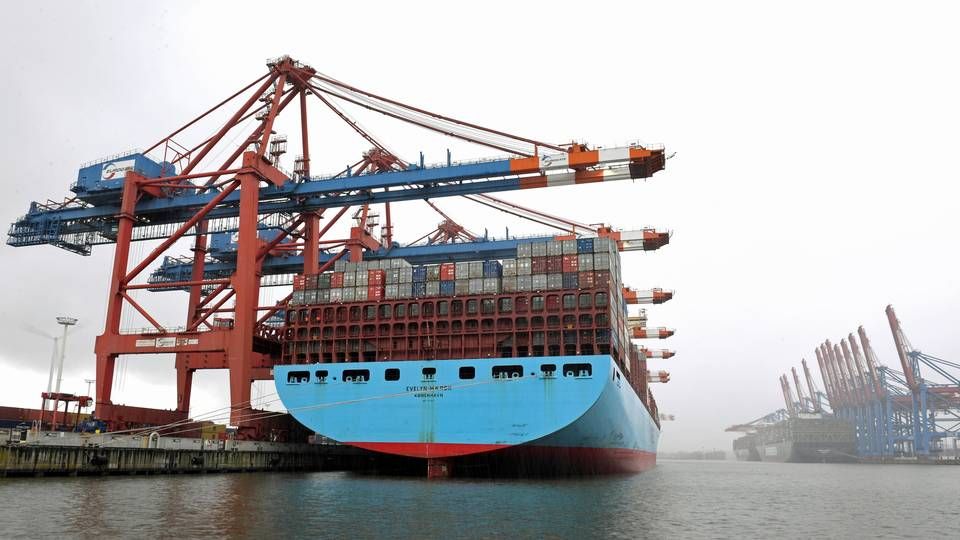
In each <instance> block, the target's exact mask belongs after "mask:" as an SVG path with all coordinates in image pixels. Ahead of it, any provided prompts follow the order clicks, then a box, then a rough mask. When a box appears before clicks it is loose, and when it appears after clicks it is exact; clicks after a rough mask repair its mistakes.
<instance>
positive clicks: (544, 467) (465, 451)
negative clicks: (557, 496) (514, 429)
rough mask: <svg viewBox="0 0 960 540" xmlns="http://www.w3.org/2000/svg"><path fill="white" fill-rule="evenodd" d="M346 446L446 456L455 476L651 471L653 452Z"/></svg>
mask: <svg viewBox="0 0 960 540" xmlns="http://www.w3.org/2000/svg"><path fill="white" fill-rule="evenodd" d="M347 444H350V445H353V446H357V447H360V448H364V449H367V450H373V451H375V452H382V453H385V454H392V455H400V456H407V457H417V458H427V459H429V460H430V461H431V462H433V461H435V460H438V459H440V460H443V461H445V462H446V463H447V465H448V468H449V470H450V474H452V475H454V476H459V475H466V476H477V475H482V476H488V475H511V476H530V475H534V476H574V475H591V474H630V473H640V472H644V471H647V470H650V469H652V468H653V467H654V466H655V465H656V464H657V454H656V453H655V452H645V451H642V450H631V449H627V448H582V447H559V446H533V445H520V446H504V445H492V444H490V445H486V444H484V445H477V444H442V443H370V442H348V443H347Z"/></svg>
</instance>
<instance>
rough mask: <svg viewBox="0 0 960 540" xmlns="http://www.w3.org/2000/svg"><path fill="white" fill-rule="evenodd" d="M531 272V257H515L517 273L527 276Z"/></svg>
mask: <svg viewBox="0 0 960 540" xmlns="http://www.w3.org/2000/svg"><path fill="white" fill-rule="evenodd" d="M532 273H533V261H532V259H517V275H518V276H529V275H530V274H532Z"/></svg>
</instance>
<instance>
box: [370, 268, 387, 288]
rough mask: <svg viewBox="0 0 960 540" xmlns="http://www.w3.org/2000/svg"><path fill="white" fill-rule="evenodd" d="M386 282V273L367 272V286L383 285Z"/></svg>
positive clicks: (379, 271) (377, 271)
mask: <svg viewBox="0 0 960 540" xmlns="http://www.w3.org/2000/svg"><path fill="white" fill-rule="evenodd" d="M385 282H386V271H384V270H367V285H383V284H384V283H385Z"/></svg>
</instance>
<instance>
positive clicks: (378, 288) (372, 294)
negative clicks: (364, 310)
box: [367, 270, 383, 300]
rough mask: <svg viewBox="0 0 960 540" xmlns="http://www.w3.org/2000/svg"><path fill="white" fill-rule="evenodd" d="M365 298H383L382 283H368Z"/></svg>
mask: <svg viewBox="0 0 960 540" xmlns="http://www.w3.org/2000/svg"><path fill="white" fill-rule="evenodd" d="M371 271H372V270H371ZM381 272H383V271H382V270H381ZM367 300H383V285H368V286H367Z"/></svg>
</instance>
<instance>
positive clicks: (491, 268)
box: [483, 261, 503, 278]
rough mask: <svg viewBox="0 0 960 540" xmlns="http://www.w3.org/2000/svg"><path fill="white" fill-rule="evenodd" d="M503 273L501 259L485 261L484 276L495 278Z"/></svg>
mask: <svg viewBox="0 0 960 540" xmlns="http://www.w3.org/2000/svg"><path fill="white" fill-rule="evenodd" d="M502 274H503V266H501V265H500V261H483V277H485V278H494V277H500V276H501V275H502Z"/></svg>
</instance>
